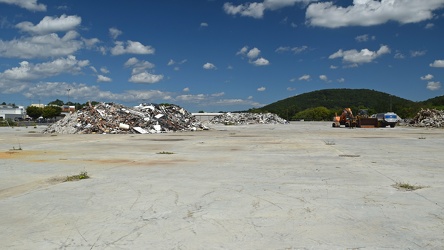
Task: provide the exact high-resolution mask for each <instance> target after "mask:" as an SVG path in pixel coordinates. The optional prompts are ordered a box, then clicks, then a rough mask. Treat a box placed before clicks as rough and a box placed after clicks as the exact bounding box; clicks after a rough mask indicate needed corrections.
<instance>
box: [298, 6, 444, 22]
mask: <svg viewBox="0 0 444 250" xmlns="http://www.w3.org/2000/svg"><path fill="white" fill-rule="evenodd" d="M443 6H444V1H442V0H427V1H417V0H353V3H352V5H350V6H347V7H343V6H337V5H334V3H333V2H332V1H329V2H318V3H313V4H310V5H309V6H308V8H307V10H306V19H307V23H308V24H309V25H313V26H321V27H327V28H339V27H345V26H372V25H379V24H383V23H386V22H389V21H395V22H399V23H401V24H407V23H417V22H421V21H425V20H429V19H431V18H432V17H433V11H435V10H437V9H440V8H442V7H443Z"/></svg>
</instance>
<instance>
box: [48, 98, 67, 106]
mask: <svg viewBox="0 0 444 250" xmlns="http://www.w3.org/2000/svg"><path fill="white" fill-rule="evenodd" d="M48 105H57V106H63V105H64V103H63V101H62V100H59V99H56V100H55V101H52V102H50V103H48Z"/></svg>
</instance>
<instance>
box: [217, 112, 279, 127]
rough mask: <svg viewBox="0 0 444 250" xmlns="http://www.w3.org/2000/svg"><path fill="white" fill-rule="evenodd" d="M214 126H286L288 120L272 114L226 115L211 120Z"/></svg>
mask: <svg viewBox="0 0 444 250" xmlns="http://www.w3.org/2000/svg"><path fill="white" fill-rule="evenodd" d="M210 123H212V124H225V125H245V124H285V123H287V120H285V119H282V118H280V117H279V116H278V115H276V114H272V113H225V114H223V115H220V116H216V117H214V118H213V119H211V120H210Z"/></svg>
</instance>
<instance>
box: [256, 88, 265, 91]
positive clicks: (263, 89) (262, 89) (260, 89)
mask: <svg viewBox="0 0 444 250" xmlns="http://www.w3.org/2000/svg"><path fill="white" fill-rule="evenodd" d="M265 90H266V88H265V87H260V88H258V89H257V91H259V92H263V91H265Z"/></svg>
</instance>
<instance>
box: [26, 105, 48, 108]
mask: <svg viewBox="0 0 444 250" xmlns="http://www.w3.org/2000/svg"><path fill="white" fill-rule="evenodd" d="M29 106H31V107H37V108H44V107H45V104H31V105H29Z"/></svg>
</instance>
